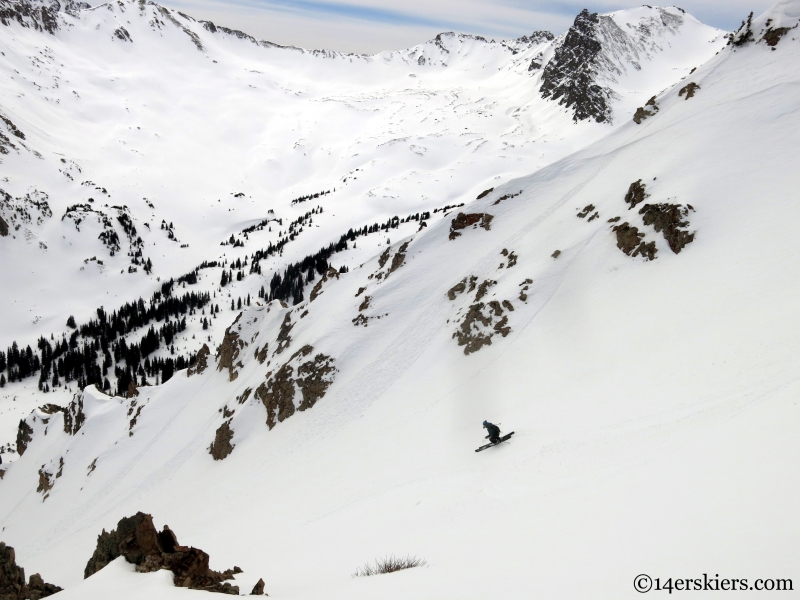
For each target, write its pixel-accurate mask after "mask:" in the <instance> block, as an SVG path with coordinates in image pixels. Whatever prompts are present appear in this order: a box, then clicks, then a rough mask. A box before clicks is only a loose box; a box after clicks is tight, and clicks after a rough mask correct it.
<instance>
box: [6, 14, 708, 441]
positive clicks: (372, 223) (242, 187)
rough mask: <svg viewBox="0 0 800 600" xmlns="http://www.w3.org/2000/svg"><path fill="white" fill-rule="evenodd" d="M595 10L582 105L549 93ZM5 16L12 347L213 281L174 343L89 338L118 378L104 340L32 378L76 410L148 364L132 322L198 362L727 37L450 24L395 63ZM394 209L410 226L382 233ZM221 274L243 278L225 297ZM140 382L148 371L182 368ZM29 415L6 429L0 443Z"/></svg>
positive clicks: (183, 25) (547, 152)
mask: <svg viewBox="0 0 800 600" xmlns="http://www.w3.org/2000/svg"><path fill="white" fill-rule="evenodd" d="M590 18H593V19H595V20H598V23H600V25H598V26H592V27H594V28H592V27H590V28H589V32H588V33H587V35H590V36H594V37H593V38H592V39H595V44H599V45H600V47H601V50H600V51H599V52H598V53H597V54H596V55H595V56H594V57H590V56H583V57H581V58H580V59H579V61H580V62H581V65H582V66H581V67H580V69H576V71H575V72H576V77H575V78H573V79H572V80H570V78H569V77H566V76H564V77H561V78H560V79H559V80H558V82H556V83H555V84H554V85H557V86H558V85H561V86H563V87H564V88H565V89H568V90H569V93H568V94H567V95H565V96H560V95H558V93H557V92H555V93H553V92H552V90H553V88H552V87H548V88H546V86H545V83H546V82H551V83H552V81H553V77H552V76H551V75H548V74H549V73H551V72H559V73H566V72H567V71H568V68H569V64H568V61H566V60H565V59H564V56H565V53H567V52H568V48H570V47H571V44H572V42H571V41H570V40H572V38H573V37H574V36H573V31H577V30H578V29H580V28H581V27H583V25H582V23H584V21H586V20H587V19H590ZM0 21H2V23H3V27H2V28H0V34H2V35H0V52H2V54H1V55H0V70H1V71H2V75H3V77H4V81H6V82H7V83H6V85H4V86H3V89H2V90H1V91H0V114H2V115H3V123H0V132H3V136H4V137H3V138H0V143H2V144H3V145H2V151H3V152H4V154H3V155H2V156H0V160H2V164H0V218H2V219H3V220H4V221H3V222H4V223H5V224H6V225H5V226H2V225H0V227H4V230H8V231H7V233H8V235H6V236H3V237H0V247H1V248H2V252H3V256H5V257H8V259H7V260H4V261H2V263H1V264H0V279H2V281H3V282H4V284H5V285H6V286H7V289H10V290H14V291H13V293H11V294H8V296H7V300H6V302H5V304H4V309H5V310H3V311H2V312H0V332H2V343H0V348H2V349H3V352H6V351H7V349H10V348H11V346H12V342H17V344H18V347H19V348H20V349H21V352H22V353H24V352H25V350H26V348H27V347H28V346H31V348H32V351H33V352H34V354H40V355H41V360H42V361H43V362H44V360H45V356H44V355H43V354H41V353H42V352H46V353H48V354H49V352H50V351H48V350H41V349H39V348H38V347H37V345H42V343H41V342H38V341H37V340H39V338H40V337H44V338H45V339H46V340H48V341H47V343H48V344H50V346H51V348H52V349H53V354H54V355H56V356H57V357H58V356H61V354H65V353H66V347H67V345H68V344H69V339H70V336H71V334H72V333H73V331H72V330H71V329H70V328H68V327H66V325H65V323H66V322H67V320H68V318H69V317H70V316H74V319H75V326H76V327H77V328H79V330H80V331H84V330H83V329H81V327H82V326H84V325H86V324H87V323H88V322H89V321H90V320H93V319H94V320H96V319H97V318H98V312H97V309H98V308H101V307H102V309H103V313H104V314H106V315H108V317H109V319H112V318H113V317H114V313H115V312H116V313H117V314H120V313H121V311H122V310H123V309H124V307H125V305H126V304H128V305H130V304H131V303H136V301H137V299H139V298H142V299H143V300H144V301H145V303H148V302H149V301H151V300H154V294H155V293H161V294H162V300H163V299H164V297H165V296H166V295H167V291H168V290H165V289H164V285H165V284H167V283H168V282H169V281H170V280H171V279H173V280H177V281H178V283H177V284H176V286H175V288H176V296H177V295H178V293H177V288H178V287H179V286H180V294H181V297H183V294H186V293H189V292H190V291H193V292H194V293H196V294H206V293H208V294H210V296H209V298H208V300H207V301H206V300H201V301H200V302H199V303H195V304H194V305H193V306H194V308H197V309H199V310H197V311H196V312H195V311H193V309H192V308H188V309H187V306H188V303H186V302H183V303H182V306H181V308H182V310H184V311H187V312H185V313H181V314H175V313H174V314H171V315H169V317H170V318H173V317H174V319H173V321H172V325H171V326H170V327H171V332H167V337H166V339H165V338H164V335H163V333H164V332H162V331H160V329H161V328H162V327H163V326H164V324H163V322H162V319H160V318H159V319H157V320H156V321H151V320H149V319H147V318H145V319H138V320H137V318H136V317H135V316H134V317H131V316H130V311H127V309H126V311H127V312H125V314H127V315H128V316H127V317H126V319H125V321H126V322H125V325H124V326H122V325H120V326H119V327H117V328H116V333H115V334H113V335H112V334H109V335H108V336H106V337H107V338H108V339H107V342H108V344H109V349H108V353H106V350H105V345H104V344H101V345H103V348H102V352H101V348H100V347H97V348H94V349H92V350H91V352H93V353H94V355H96V356H97V358H96V365H97V368H98V369H100V367H101V366H102V365H103V364H104V363H105V364H106V366H104V367H102V371H101V372H100V374H99V375H98V374H97V373H92V372H90V370H88V369H86V368H84V366H82V365H84V364H85V363H86V362H87V360H88V359H86V358H85V355H86V352H83V353H82V356H77V355H76V356H74V357H73V359H72V360H71V361H70V360H68V361H67V362H71V363H73V364H74V365H75V366H76V368H75V369H72V370H71V369H69V368H64V369H61V371H62V372H61V373H60V377H59V379H57V380H55V379H54V378H53V374H52V373H49V372H48V373H47V374H46V377H45V375H42V373H44V372H45V371H46V370H47V369H45V370H36V369H35V365H32V368H30V369H28V368H24V369H22V371H23V374H24V373H26V372H29V371H30V372H32V375H31V377H32V378H34V379H35V378H37V374H38V376H39V377H41V378H42V386H41V387H43V388H44V389H46V390H47V389H51V390H55V396H51V401H53V402H59V403H65V402H68V401H69V399H70V398H71V395H72V392H74V390H75V385H70V384H69V381H70V380H75V381H76V382H78V381H79V380H80V381H84V380H85V381H89V382H94V381H97V382H98V383H101V384H102V383H103V382H105V380H108V386H109V388H108V389H117V388H120V389H122V390H124V389H126V387H127V379H128V377H127V376H123V377H122V378H121V380H120V377H118V373H117V371H116V369H117V366H119V367H120V368H123V369H124V368H126V365H125V363H126V362H127V363H131V362H136V363H138V362H139V361H137V360H135V356H129V357H128V359H127V360H126V359H123V360H122V362H120V356H121V355H124V354H126V352H125V349H124V348H123V349H121V350H118V349H115V348H116V342H117V341H118V340H117V339H116V337H117V336H118V335H121V336H123V337H125V339H126V343H127V345H131V344H136V345H140V344H141V343H142V338H143V336H144V335H145V334H146V333H147V331H148V329H149V327H150V326H151V325H152V326H154V327H155V334H158V335H159V336H160V339H159V343H157V344H156V345H157V346H158V348H157V349H156V350H154V351H153V353H152V354H148V352H143V353H141V354H143V355H144V356H142V360H144V358H145V356H149V357H150V358H151V359H158V360H165V361H170V360H177V359H178V358H185V360H187V361H188V360H191V356H192V355H193V354H194V353H196V352H197V351H198V350H199V349H200V347H201V346H202V344H203V343H204V342H205V343H208V344H209V345H210V346H211V347H212V348H213V347H216V345H217V344H219V343H220V341H221V339H222V334H223V332H224V330H225V328H226V327H227V325H228V324H229V323H230V321H231V320H232V319H233V317H234V316H235V314H236V311H238V304H239V299H240V298H241V299H242V301H246V299H247V297H248V295H249V296H250V297H251V298H255V297H257V296H258V295H259V293H260V292H261V290H262V288H264V289H265V293H266V294H268V293H269V291H270V288H269V283H270V278H271V277H272V274H273V273H278V274H280V275H283V273H284V269H285V268H286V267H287V265H289V264H292V263H295V262H296V261H300V260H302V259H304V258H305V257H307V256H314V255H317V254H318V253H319V251H320V250H321V249H323V248H326V247H327V246H328V245H329V244H331V243H337V242H339V241H340V240H341V237H342V236H343V235H345V234H347V233H348V231H350V230H354V231H359V230H362V229H364V228H371V229H372V230H373V231H374V233H373V234H371V235H366V236H363V238H361V239H359V240H358V242H355V240H354V239H352V240H350V243H349V244H348V246H347V250H346V251H344V252H337V253H336V255H335V256H334V257H327V260H330V261H332V262H333V264H334V265H336V266H337V267H339V268H340V267H342V266H343V265H346V266H348V267H353V266H355V265H358V264H361V263H362V262H364V261H365V260H367V259H368V258H369V257H371V256H373V255H374V254H376V253H378V252H381V251H382V250H383V249H384V248H385V246H386V243H387V238H388V239H389V240H391V239H392V238H394V239H398V237H404V236H406V235H409V234H410V233H412V232H413V231H415V230H416V229H417V228H418V226H419V222H420V219H419V216H420V215H421V216H422V217H423V220H424V216H425V214H426V213H430V214H431V217H430V218H429V219H428V221H429V222H430V219H431V218H432V219H434V220H435V219H438V218H440V217H441V215H442V214H443V212H442V211H441V209H443V208H445V207H447V206H453V205H459V204H462V203H464V202H465V201H467V200H469V199H471V198H474V197H475V196H476V195H477V194H478V193H479V192H480V191H482V190H484V189H487V188H489V187H493V186H495V185H496V184H497V183H500V182H503V181H506V180H508V179H511V178H513V177H518V176H522V175H524V174H527V173H530V172H532V171H534V170H536V169H538V168H541V167H543V166H545V165H547V164H550V163H552V162H553V161H555V160H558V159H560V158H563V157H564V156H567V155H569V154H571V153H572V152H574V151H576V150H577V149H580V148H582V147H585V146H586V145H587V144H589V143H591V142H592V141H594V140H597V139H599V138H601V137H603V136H604V135H606V134H607V133H608V132H609V131H610V129H611V128H613V127H617V126H619V125H621V124H622V123H625V122H626V121H627V120H628V119H629V118H630V115H631V114H632V113H633V112H634V110H635V109H636V107H638V106H642V105H643V104H644V102H645V101H646V99H647V98H649V97H651V96H652V95H653V94H656V93H658V92H660V91H661V90H663V89H665V88H666V87H668V86H669V85H671V84H673V83H675V82H677V81H679V80H680V78H681V77H684V76H685V75H687V74H688V73H689V71H690V70H691V69H692V68H694V67H696V66H697V65H699V64H702V63H703V62H704V61H705V60H707V59H708V58H709V57H711V56H713V54H714V53H715V52H716V51H717V50H718V49H719V48H720V47H722V45H723V44H724V39H723V35H722V32H720V31H719V30H716V29H713V28H710V27H707V26H705V25H702V24H700V23H698V22H697V21H696V20H695V19H693V18H692V17H691V16H689V15H686V14H684V13H683V12H682V11H680V10H679V9H675V8H670V9H660V8H653V9H634V10H632V11H622V12H618V13H613V14H611V15H608V16H603V17H597V16H592V15H587V14H586V13H582V14H581V15H580V16H579V17H578V18H577V19H576V24H575V26H574V27H573V29H571V30H570V32H569V33H567V34H566V35H565V36H561V37H560V38H557V39H554V38H553V36H552V35H551V34H549V33H547V32H537V33H534V34H532V35H531V36H526V37H524V38H521V39H519V40H507V41H494V40H486V39H483V38H479V37H473V36H464V35H456V34H441V35H439V36H437V37H436V38H435V39H434V40H431V41H430V42H428V43H425V44H422V45H420V46H417V47H414V48H411V49H409V50H407V51H402V52H386V53H382V54H378V55H376V56H354V55H342V54H337V53H332V52H323V51H313V52H311V51H305V50H301V49H297V48H282V47H278V46H275V45H274V44H270V43H267V42H258V41H256V40H254V39H252V38H251V37H249V36H247V35H245V34H243V33H240V32H235V31H231V30H228V29H225V28H224V27H219V26H216V25H213V24H211V23H208V22H199V21H195V20H194V19H192V18H191V17H189V16H187V15H183V14H181V13H178V12H175V11H172V10H170V9H167V8H165V7H162V6H159V5H157V4H153V3H144V2H127V3H126V2H112V3H108V4H103V5H100V6H97V7H89V6H88V5H86V4H83V3H82V4H72V3H69V4H65V5H64V6H61V5H60V4H59V3H58V2H54V3H51V4H47V3H45V4H37V3H34V4H30V3H27V2H11V1H10V0H3V4H2V11H0ZM584 29H585V27H584ZM537 65H540V67H537ZM554 65H555V66H554ZM565 69H566V70H567V71H565ZM578 75H579V76H578ZM548 85H550V83H548ZM597 85H602V86H603V87H602V89H603V94H604V96H603V97H604V98H605V99H606V100H605V101H606V104H605V105H604V108H603V114H604V115H605V117H606V120H605V122H604V123H602V124H599V123H597V122H595V121H596V120H597V119H595V118H587V119H583V120H581V119H578V120H577V122H575V121H576V118H577V116H581V117H582V116H583V115H582V112H581V111H583V110H584V109H583V108H576V106H575V105H573V104H572V103H571V100H570V99H571V98H573V96H574V95H575V94H578V95H580V94H581V93H582V92H581V91H580V90H581V89H583V87H586V86H588V88H587V89H589V90H593V89H594V87H596V86H597ZM556 89H557V90H560V89H561V88H556ZM545 90H550V92H548V93H549V94H550V96H548V97H547V98H545V97H544V96H545V95H547V94H545ZM587 93H589V92H587ZM565 98H566V100H567V101H566V104H564V105H561V104H560V102H564V101H565ZM323 192H330V193H325V194H324V195H323V196H321V197H317V198H315V197H313V196H314V195H315V194H320V193H323ZM309 196H312V197H311V198H308V197H309ZM298 199H305V201H302V202H297V201H296V200H298ZM437 209H439V211H438V212H436V211H437ZM410 216H413V217H414V218H413V219H412V220H411V221H408V222H407V221H406V219H407V217H410ZM393 219H394V220H393ZM401 221H402V222H401ZM387 223H388V224H389V227H390V228H391V229H394V228H395V227H397V228H398V229H399V231H397V232H395V231H392V232H391V235H389V234H388V233H387V232H386V231H385V230H384V231H381V229H380V226H385V225H386V224H387ZM248 230H249V231H248ZM353 242H355V243H353ZM242 261H244V263H245V267H243V268H242V267H240V268H238V269H237V268H235V267H234V268H231V267H232V266H233V265H235V264H241V263H242ZM316 262H317V263H318V266H321V269H320V272H322V271H324V270H325V268H326V266H325V265H322V264H321V263H320V261H316ZM215 263H216V265H215ZM208 265H212V266H210V267H208V268H205V269H198V268H199V267H201V266H208ZM223 265H224V267H223ZM256 267H257V270H256ZM225 268H226V269H227V270H228V271H229V272H230V275H231V276H232V277H233V278H234V281H233V282H232V283H231V284H229V285H227V286H224V287H223V288H220V285H219V284H220V282H221V279H222V271H223V269H225ZM251 271H252V272H251ZM304 271H307V269H304ZM240 277H241V279H240ZM181 278H183V279H182V280H181ZM195 279H196V280H197V282H196V284H193V283H191V282H193V281H195ZM284 279H285V278H284ZM187 283H189V285H190V286H191V287H189V288H186V285H187ZM304 283H305V282H302V283H300V282H299V278H298V277H295V280H294V283H293V284H292V285H291V286H289V287H291V288H295V291H296V288H297V287H298V286H299V287H301V288H302V287H303V284H304ZM310 286H311V284H307V285H305V287H306V290H305V291H302V292H301V293H302V294H304V295H305V296H306V297H307V295H308V289H310ZM284 287H286V286H284ZM184 288H186V289H184ZM296 297H297V296H296V294H292V295H291V298H289V297H288V295H287V294H283V298H284V299H285V300H291V299H293V298H296ZM154 301H155V300H154ZM211 305H213V306H214V309H215V312H214V318H211V316H210V314H209V307H210V306H211ZM217 309H219V310H220V311H221V313H220V315H217V313H216V310H217ZM156 312H157V311H156ZM184 317H185V324H184V323H182V322H181V320H182V318H184ZM206 318H208V320H210V323H208V322H207V323H206V325H205V327H207V329H206V328H204V325H203V320H204V319H206ZM184 326H185V329H182V328H183V327H184ZM95 329H96V328H95ZM181 329H182V330H181ZM62 336H63V337H62ZM81 339H84V338H81ZM77 341H78V340H76V342H77ZM101 341H102V340H101V339H99V337H97V339H95V342H97V343H100V342H101ZM59 344H60V345H61V350H59V349H58V345H59ZM151 346H152V344H151ZM80 349H83V346H82V345H81V346H80ZM37 351H38V352H37ZM104 354H105V356H104ZM134 354H135V353H134ZM9 362H10V361H9ZM180 364H183V363H180ZM180 364H179V365H178V366H180ZM0 366H2V365H0ZM129 366H130V365H129ZM133 367H134V370H135V367H136V365H135V364H134V365H133ZM148 370H149V369H148ZM73 371H80V372H83V373H84V377H81V376H80V375H78V374H76V373H75V372H73ZM169 372H170V369H169V368H167V373H169ZM132 375H133V374H131V376H132ZM142 375H144V376H145V377H146V378H147V380H148V381H149V382H151V383H152V382H155V381H156V380H157V379H158V378H159V377H162V376H163V375H164V373H163V372H162V370H160V369H159V371H158V372H157V373H156V374H155V376H154V375H153V373H152V372H151V373H144V372H143V373H141V374H139V380H140V381H141V376H142ZM7 378H9V379H10V378H11V372H9V374H8V376H7ZM65 380H66V381H67V382H68V384H67V386H66V388H65V387H63V386H64V383H65ZM158 380H160V379H158ZM35 384H36V382H34V387H35ZM30 387H31V386H27V387H26V386H21V387H20V386H17V387H15V386H9V387H7V388H5V389H4V390H3V391H2V392H0V397H2V396H5V397H6V398H7V399H8V400H9V401H12V404H11V406H13V407H14V408H13V409H0V410H6V411H8V410H13V411H14V412H15V414H19V416H21V414H24V413H27V412H28V411H29V410H30V409H31V408H33V406H36V405H38V404H40V403H41V402H40V400H39V399H38V393H34V395H33V396H31V394H30V393H29V388H30ZM14 398H16V401H15V402H16V404H14V401H13V399H14ZM7 414H10V413H7ZM15 422H16V421H15V419H8V420H7V422H6V425H3V424H0V434H2V437H3V438H9V437H11V436H13V429H11V427H12V426H14V423H15ZM0 439H2V438H0Z"/></svg>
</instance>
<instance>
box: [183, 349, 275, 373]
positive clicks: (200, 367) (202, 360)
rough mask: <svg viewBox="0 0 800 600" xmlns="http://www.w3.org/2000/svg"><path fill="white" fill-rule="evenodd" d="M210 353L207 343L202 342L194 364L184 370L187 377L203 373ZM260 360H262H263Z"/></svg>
mask: <svg viewBox="0 0 800 600" xmlns="http://www.w3.org/2000/svg"><path fill="white" fill-rule="evenodd" d="M210 354H211V351H210V350H209V349H208V344H203V347H202V348H200V350H199V351H198V353H197V358H196V359H195V362H194V364H193V365H192V366H191V367H189V368H188V369H187V371H186V375H187V377H191V376H192V375H199V374H201V373H204V372H205V370H206V369H207V368H208V356H209V355H210ZM261 362H264V361H263V360H262V361H261Z"/></svg>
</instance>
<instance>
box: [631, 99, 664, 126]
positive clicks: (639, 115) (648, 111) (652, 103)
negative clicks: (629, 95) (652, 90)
mask: <svg viewBox="0 0 800 600" xmlns="http://www.w3.org/2000/svg"><path fill="white" fill-rule="evenodd" d="M648 106H649V107H650V108H648ZM657 112H658V104H656V97H655V96H653V97H652V98H650V100H648V101H647V102H645V105H644V106H640V107H639V108H637V109H636V112H635V113H633V122H634V123H636V124H637V125H640V124H641V123H642V121H644V120H645V119H646V118H647V117H652V116H653V115H655V114H656V113H657Z"/></svg>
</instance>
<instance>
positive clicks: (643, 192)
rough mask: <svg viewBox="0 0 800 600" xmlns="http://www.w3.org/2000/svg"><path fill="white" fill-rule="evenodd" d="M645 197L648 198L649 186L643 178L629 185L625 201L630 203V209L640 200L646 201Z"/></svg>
mask: <svg viewBox="0 0 800 600" xmlns="http://www.w3.org/2000/svg"><path fill="white" fill-rule="evenodd" d="M645 198H647V187H646V186H645V184H643V183H642V180H641V179H639V180H637V181H634V182H633V183H632V184H630V186H628V191H627V193H626V194H625V202H626V203H627V204H629V205H630V206H628V210H630V209H632V208H633V207H634V206H636V205H637V204H639V203H640V202H644V199H645Z"/></svg>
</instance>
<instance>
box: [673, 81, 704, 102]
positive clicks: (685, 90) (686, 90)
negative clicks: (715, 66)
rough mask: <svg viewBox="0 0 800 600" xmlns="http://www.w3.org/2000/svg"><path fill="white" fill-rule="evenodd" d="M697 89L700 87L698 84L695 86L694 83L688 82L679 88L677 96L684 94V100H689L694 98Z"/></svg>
mask: <svg viewBox="0 0 800 600" xmlns="http://www.w3.org/2000/svg"><path fill="white" fill-rule="evenodd" d="M699 89H700V86H699V85H698V84H696V83H695V82H694V81H690V82H689V83H687V84H686V85H685V86H683V87H682V88H681V90H680V91H679V92H678V96H683V95H684V94H686V99H687V100H688V99H689V98H694V93H695V91H697V90H699Z"/></svg>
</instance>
